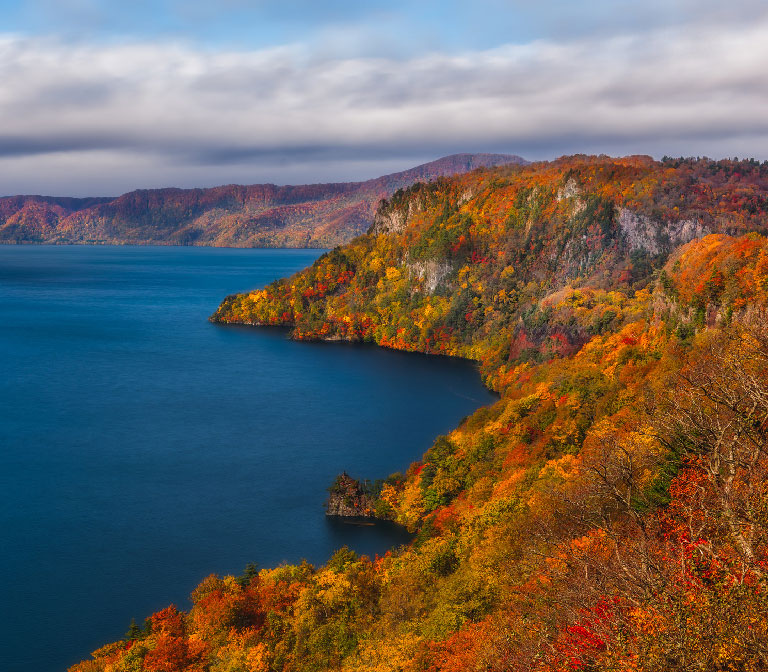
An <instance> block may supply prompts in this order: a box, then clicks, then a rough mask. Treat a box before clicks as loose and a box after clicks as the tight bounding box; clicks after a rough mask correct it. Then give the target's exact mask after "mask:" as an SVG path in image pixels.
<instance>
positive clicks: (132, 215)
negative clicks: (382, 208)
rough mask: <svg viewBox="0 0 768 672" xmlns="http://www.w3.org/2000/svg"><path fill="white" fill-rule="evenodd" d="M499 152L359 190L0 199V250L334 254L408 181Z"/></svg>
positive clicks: (502, 157) (499, 158)
mask: <svg viewBox="0 0 768 672" xmlns="http://www.w3.org/2000/svg"><path fill="white" fill-rule="evenodd" d="M522 163H524V160H523V159H521V158H520V157H518V156H512V155H507V154H455V155H452V156H447V157H444V158H442V159H438V160H437V161H432V162H430V163H426V164H424V165H421V166H417V167H416V168H412V169H410V170H406V171H403V172H400V173H394V174H391V175H385V176H383V177H379V178H376V179H373V180H368V181H366V182H347V183H337V184H313V185H302V186H276V185H273V184H257V185H251V186H242V185H227V186H221V187H214V188H211V189H150V190H138V191H132V192H130V193H127V194H123V195H122V196H120V197H118V198H90V199H74V198H53V197H44V196H9V197H5V198H0V243H48V244H51V243H54V244H58V243H62V244H70V243H98V244H116V245H121V244H154V245H212V246H222V247H334V246H336V245H340V244H343V243H345V242H347V241H349V240H351V239H352V238H354V237H355V236H356V235H359V234H360V233H364V232H365V231H366V230H367V229H368V227H369V226H370V224H371V222H372V221H373V215H374V212H375V210H376V207H377V204H378V202H379V201H380V200H381V199H382V198H385V197H387V196H389V195H390V194H392V193H393V192H394V191H395V190H397V189H399V188H402V187H405V186H408V185H411V184H413V183H414V182H416V181H419V180H421V181H427V180H431V179H434V178H436V177H439V176H444V175H453V174H456V173H463V172H466V171H468V170H473V169H475V168H478V167H481V166H497V165H504V164H522Z"/></svg>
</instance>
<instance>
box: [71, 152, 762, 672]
mask: <svg viewBox="0 0 768 672" xmlns="http://www.w3.org/2000/svg"><path fill="white" fill-rule="evenodd" d="M767 230H768V163H766V164H760V163H757V162H754V161H741V162H738V161H720V162H713V161H709V160H694V159H687V160H684V159H678V160H672V159H665V160H664V161H662V162H655V161H653V160H651V159H650V158H647V157H628V158H624V159H612V158H609V157H604V156H601V157H584V156H577V157H569V158H564V159H560V160H558V161H554V162H551V163H537V164H531V165H528V166H515V167H502V168H496V169H493V170H490V171H482V172H475V173H469V174H466V175H463V176H457V177H453V178H450V179H444V180H438V181H436V182H434V183H432V184H429V185H421V184H417V185H414V186H412V187H409V188H408V189H405V190H402V191H398V192H396V193H395V194H394V195H393V196H392V197H391V198H390V199H389V200H388V201H387V202H386V203H383V204H382V206H381V208H380V209H379V211H378V213H377V215H376V218H375V222H374V224H373V226H372V228H371V230H370V232H369V233H368V234H366V235H363V236H360V237H358V238H356V239H355V240H354V241H352V242H351V243H350V244H348V245H346V246H343V247H340V248H337V249H334V250H333V251H331V252H329V253H327V254H325V255H323V256H322V257H321V258H320V259H318V261H317V262H316V263H315V264H314V265H313V266H312V267H310V268H309V269H306V270H305V271H302V272H300V273H298V274H296V275H295V276H293V277H291V278H288V279H285V280H280V281H277V282H275V283H273V284H271V285H269V286H268V287H266V288H264V289H261V290H254V291H253V292H250V293H247V294H242V295H234V296H230V297H227V298H226V299H225V300H224V301H223V302H222V304H221V306H220V307H219V309H218V310H217V312H216V313H215V314H214V316H212V319H213V320H215V321H218V322H221V323H245V324H254V325H271V324H282V325H287V326H290V327H292V328H293V331H292V333H293V337H294V338H297V339H302V340H317V339H329V340H340V339H345V340H353V341H367V342H371V343H376V344H379V345H381V346H384V347H390V348H398V349H403V350H412V351H419V352H427V353H434V354H447V355H453V356H461V357H467V358H471V359H474V360H476V361H477V362H478V363H479V366H480V370H481V373H482V375H483V379H484V381H485V382H486V383H487V384H488V385H489V387H491V388H493V389H495V390H497V391H498V392H499V394H500V399H499V401H498V402H496V403H495V404H494V405H493V406H490V407H486V408H481V409H479V410H478V411H477V412H475V413H474V414H473V415H472V416H470V417H468V418H466V419H465V420H464V421H463V422H462V423H461V424H460V425H459V426H458V427H457V428H456V429H454V430H453V431H452V432H451V433H450V434H448V435H447V436H441V437H436V439H435V441H434V444H433V445H432V447H430V448H429V450H427V452H426V453H425V454H424V456H423V458H422V459H421V460H420V461H419V462H417V463H414V464H412V465H411V466H410V467H409V468H408V470H407V472H406V473H405V474H393V475H391V476H390V477H389V478H387V479H386V480H385V481H384V482H383V483H382V485H381V489H380V493H379V494H378V496H377V500H376V501H375V502H374V506H373V509H374V510H375V511H376V513H377V515H379V516H382V517H386V518H390V519H392V520H395V521H397V522H399V523H401V524H403V525H406V526H407V527H408V528H409V529H411V530H412V531H414V532H415V533H416V536H415V539H414V541H413V542H412V544H411V545H410V546H408V547H407V548H401V549H396V550H393V551H392V552H390V553H387V554H386V555H385V556H384V557H381V558H374V559H369V558H366V557H358V556H357V555H355V554H354V553H353V552H351V551H349V550H348V549H341V550H339V551H338V552H337V553H336V554H335V555H334V556H333V557H332V558H331V559H330V560H329V562H328V563H327V564H326V565H325V566H323V567H319V568H315V567H312V566H311V565H308V564H307V563H302V564H300V565H287V566H282V567H278V568H274V569H263V570H261V571H259V572H257V571H255V570H254V569H253V568H249V569H248V570H247V571H246V573H245V574H244V575H243V576H241V577H231V576H228V577H217V576H210V577H208V578H206V579H205V580H204V581H203V582H202V583H201V584H200V585H199V586H198V587H197V588H196V589H195V591H194V592H193V593H192V601H193V607H192V609H191V610H190V612H189V613H182V612H180V611H178V610H177V609H176V608H175V607H173V606H171V607H169V608H167V609H165V610H163V611H161V612H158V613H156V614H154V615H153V616H151V617H150V618H149V619H148V620H147V622H146V624H145V627H144V628H138V627H135V628H132V629H131V631H129V633H128V634H127V635H126V639H125V640H123V641H121V642H116V643H114V644H109V645H107V646H105V647H103V648H102V649H99V650H98V651H96V652H94V654H93V658H92V659H91V660H89V661H85V662H83V663H80V664H79V665H76V666H74V667H73V668H72V671H73V672H95V671H99V672H101V671H105V672H106V671H116V670H145V671H160V670H210V671H211V672H214V671H215V672H224V671H229V672H235V671H238V672H239V671H243V672H245V671H249V672H256V671H267V670H275V671H277V670H284V671H288V670H291V671H293V670H296V671H297V672H298V671H301V672H305V671H312V670H316V671H318V672H320V671H323V670H331V669H338V670H368V671H371V672H374V671H376V672H378V671H385V670H387V671H393V672H394V671H396V670H414V671H416V670H423V671H431V672H438V671H441V672H459V671H463V670H485V671H493V672H502V671H508V670H515V671H517V670H524V671H528V670H536V671H542V672H543V671H545V670H547V671H558V672H565V671H571V670H585V671H586V670H589V671H603V670H604V671H608V670H611V671H617V670H627V671H629V670H648V671H650V670H658V671H660V670H712V671H714V670H748V671H753V670H754V671H755V672H757V671H758V670H764V669H766V668H768V617H766V614H768V580H767V577H766V572H768V485H767V483H768V478H767V477H768V326H767V325H768V238H766V237H765V233H766V231H767ZM404 466H405V465H404ZM359 476H368V477H383V476H385V475H383V474H365V475H359Z"/></svg>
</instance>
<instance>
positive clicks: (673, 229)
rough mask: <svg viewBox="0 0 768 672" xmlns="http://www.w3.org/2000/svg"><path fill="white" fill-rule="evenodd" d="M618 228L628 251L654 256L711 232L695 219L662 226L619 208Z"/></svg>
mask: <svg viewBox="0 0 768 672" xmlns="http://www.w3.org/2000/svg"><path fill="white" fill-rule="evenodd" d="M619 226H620V227H621V232H622V234H623V235H624V238H625V239H626V241H627V244H628V245H629V249H630V250H645V251H646V252H649V253H650V254H653V255H656V254H661V253H664V252H670V251H671V250H673V249H674V248H676V247H678V246H679V245H683V244H684V243H689V242H691V241H692V240H694V239H695V238H703V237H704V236H706V235H707V234H708V233H711V231H710V230H709V229H708V228H707V227H706V226H704V225H703V224H702V223H701V222H699V221H698V220H695V219H683V220H679V221H677V222H669V223H668V224H662V223H661V222H655V221H654V220H652V219H650V218H649V217H646V216H645V215H639V214H637V213H635V212H632V211H631V210H628V209H627V208H619Z"/></svg>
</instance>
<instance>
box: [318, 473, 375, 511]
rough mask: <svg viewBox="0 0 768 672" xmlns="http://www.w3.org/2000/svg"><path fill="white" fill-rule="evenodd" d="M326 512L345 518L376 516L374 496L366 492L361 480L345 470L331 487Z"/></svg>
mask: <svg viewBox="0 0 768 672" xmlns="http://www.w3.org/2000/svg"><path fill="white" fill-rule="evenodd" d="M325 513H326V515H327V516H341V517H344V518H374V517H375V513H374V502H373V498H372V497H371V496H370V495H369V494H368V493H366V492H365V490H364V488H363V486H362V484H361V483H360V481H356V480H355V479H354V478H352V477H351V476H349V474H347V473H346V472H344V473H342V474H341V475H339V476H337V477H336V480H335V481H334V483H333V485H332V486H331V487H330V488H329V496H328V502H327V503H326V507H325Z"/></svg>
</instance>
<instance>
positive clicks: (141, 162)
mask: <svg viewBox="0 0 768 672" xmlns="http://www.w3.org/2000/svg"><path fill="white" fill-rule="evenodd" d="M765 63H768V22H766V21H763V20H758V21H756V22H755V23H754V24H753V25H751V26H750V27H748V28H744V27H740V28H738V29H736V28H734V29H731V30H728V29H714V28H711V27H709V28H708V27H700V28H697V29H691V30H689V31H687V32H681V31H677V30H655V31H650V32H648V33H646V34H644V35H643V36H642V37H634V38H631V37H614V38H610V39H606V40H595V39H589V40H582V41H572V42H568V43H563V44H556V43H553V42H545V41H542V42H534V43H531V44H527V45H521V46H520V45H518V46H506V47H501V48H497V49H493V50H488V51H475V52H466V53H463V54H460V55H444V54H432V55H425V56H419V57H414V58H412V59H410V60H407V61H403V60H398V59H386V58H347V59H325V60H317V59H315V58H313V57H312V54H310V53H309V52H307V51H305V50H303V49H301V48H299V47H285V48H279V49H272V50H263V51H256V52H223V51H203V50H196V49H194V48H192V47H190V46H185V45H181V44H176V45H160V44H152V43H145V44H131V45H123V46H100V47H96V46H83V45H79V46H78V45H70V44H63V43H60V42H53V41H46V40H41V39H24V38H19V37H13V36H7V37H5V38H0V82H2V86H1V87H0V118H1V119H2V122H3V124H2V129H1V130H0V178H2V180H3V185H2V186H0V191H2V192H4V193H9V192H10V191H20V190H21V191H43V190H45V188H46V187H50V185H55V184H62V185H63V184H65V182H64V183H62V182H59V183H57V182H56V181H55V180H56V175H57V174H58V175H59V176H60V177H59V179H65V180H67V179H68V180H70V182H72V181H73V180H75V179H77V180H81V181H83V180H84V181H86V182H87V183H88V184H89V185H91V186H92V187H93V189H92V190H91V191H94V190H96V191H108V192H114V191H115V190H119V189H122V188H126V189H127V188H131V187H133V186H151V185H149V184H146V182H147V181H151V180H152V179H155V178H157V179H163V180H164V182H163V183H164V184H173V183H176V184H186V183H188V181H189V180H201V179H202V177H203V176H204V175H208V179H205V180H204V181H205V183H207V184H213V183H217V182H220V181H225V180H227V179H228V180H230V181H231V178H232V177H234V178H235V180H236V181H251V182H253V181H262V180H271V181H277V182H281V181H282V182H289V181H296V178H297V177H298V176H301V178H304V179H306V178H307V177H310V175H311V174H312V170H314V171H315V174H316V178H315V179H316V180H320V179H351V177H353V176H352V175H348V174H346V173H345V172H344V169H343V166H344V164H345V163H346V162H349V164H350V167H351V166H352V164H353V163H354V165H359V163H360V162H363V163H366V162H367V163H368V164H371V162H373V163H375V162H376V161H382V162H384V161H391V160H393V159H396V158H397V157H402V158H403V160H405V159H406V158H411V157H423V158H425V159H426V158H434V157H436V156H437V155H439V154H441V153H446V152H450V151H481V150H486V151H488V150H491V151H493V150H506V151H515V152H517V153H521V154H525V155H527V156H529V157H531V158H538V157H542V158H544V157H549V156H552V155H557V154H562V153H567V152H573V151H582V152H599V151H607V152H611V153H630V152H646V153H684V154H704V153H709V154H711V155H718V154H720V155H732V154H737V153H738V154H739V155H744V154H749V155H753V156H757V157H759V158H768V145H767V144H766V138H768V115H766V111H768V69H766V68H765ZM382 165H383V163H382ZM406 165H407V164H404V165H403V166H402V167H406ZM89 166H90V167H91V172H90V173H89ZM330 166H335V168H333V170H331V169H330ZM67 167H68V168H67ZM116 167H119V170H116V169H115V168H116ZM110 168H111V169H112V172H111V173H110V172H109V171H110ZM62 170H64V172H65V173H68V176H67V177H65V178H63V177H62ZM270 170H271V171H272V172H271V173H270V172H269V171H270ZM57 171H58V172H57ZM105 171H107V172H105ZM238 171H240V172H238ZM329 171H330V172H329ZM333 171H335V172H333ZM91 173H92V174H91ZM89 175H90V177H89ZM110 175H111V176H112V177H110ZM132 175H134V180H133V182H132V183H130V184H129V182H130V181H131V179H132V178H131V176H132ZM238 175H242V177H241V178H240V179H237V176H238ZM161 176H162V177H161ZM301 178H298V179H301ZM35 180H37V182H35ZM110 180H112V181H111V182H110ZM72 184H73V186H74V182H72ZM48 190H49V191H50V188H48ZM57 191H61V189H57ZM77 191H79V192H84V191H88V189H87V187H86V186H85V185H83V186H82V188H80V189H77Z"/></svg>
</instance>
